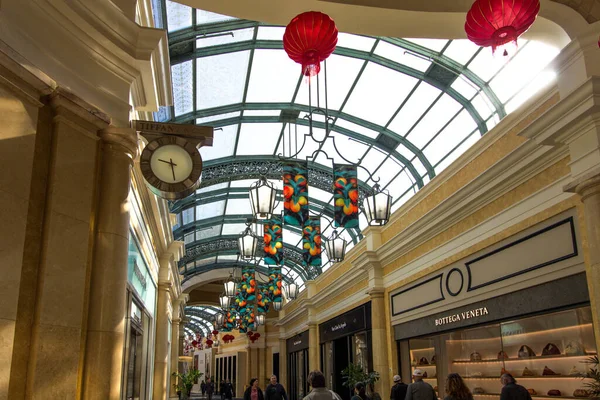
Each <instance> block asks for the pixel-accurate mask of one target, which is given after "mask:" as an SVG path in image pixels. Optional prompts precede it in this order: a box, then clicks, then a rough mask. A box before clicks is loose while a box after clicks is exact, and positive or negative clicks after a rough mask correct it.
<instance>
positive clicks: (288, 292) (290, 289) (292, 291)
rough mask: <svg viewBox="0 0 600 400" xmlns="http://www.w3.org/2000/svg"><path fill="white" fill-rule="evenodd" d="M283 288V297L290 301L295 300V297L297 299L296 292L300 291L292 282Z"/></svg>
mask: <svg viewBox="0 0 600 400" xmlns="http://www.w3.org/2000/svg"><path fill="white" fill-rule="evenodd" d="M283 288H284V290H285V297H287V298H288V299H290V300H296V297H298V291H299V289H300V288H299V287H298V285H297V284H295V283H293V282H292V283H288V284H287V285H285V286H284V287H283Z"/></svg>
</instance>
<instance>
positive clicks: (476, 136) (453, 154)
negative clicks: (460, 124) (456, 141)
mask: <svg viewBox="0 0 600 400" xmlns="http://www.w3.org/2000/svg"><path fill="white" fill-rule="evenodd" d="M479 138H480V136H479V132H478V131H474V132H472V133H471V135H470V136H468V137H467V139H466V140H465V141H464V142H463V143H462V144H461V145H460V146H458V147H457V148H456V150H454V151H452V152H451V153H450V154H448V157H447V158H445V159H444V160H443V161H441V162H440V163H439V164H438V165H435V166H434V168H435V170H436V173H438V174H439V173H440V172H442V171H443V170H444V169H445V168H446V167H447V166H448V165H450V164H452V163H453V162H454V161H455V160H456V159H457V158H458V157H460V156H461V155H462V154H463V153H464V152H465V151H467V150H469V148H471V146H473V145H474V144H475V142H477V141H478V140H479Z"/></svg>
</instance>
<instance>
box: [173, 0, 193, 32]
mask: <svg viewBox="0 0 600 400" xmlns="http://www.w3.org/2000/svg"><path fill="white" fill-rule="evenodd" d="M167 24H168V27H169V32H173V31H178V30H181V29H184V28H188V27H190V26H192V9H191V7H188V6H184V5H183V4H179V3H176V2H174V1H170V0H167Z"/></svg>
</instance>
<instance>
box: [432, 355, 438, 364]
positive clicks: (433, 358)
mask: <svg viewBox="0 0 600 400" xmlns="http://www.w3.org/2000/svg"><path fill="white" fill-rule="evenodd" d="M436 362H437V357H436V356H435V354H434V355H433V357H431V364H432V365H435V363H436Z"/></svg>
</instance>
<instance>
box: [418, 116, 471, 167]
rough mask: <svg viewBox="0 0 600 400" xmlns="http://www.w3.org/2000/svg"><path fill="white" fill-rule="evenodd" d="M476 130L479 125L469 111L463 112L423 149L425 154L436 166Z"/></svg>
mask: <svg viewBox="0 0 600 400" xmlns="http://www.w3.org/2000/svg"><path fill="white" fill-rule="evenodd" d="M476 128H477V124H476V123H475V121H474V120H473V118H472V117H471V115H470V114H469V113H468V111H467V110H462V111H461V112H460V114H458V116H457V117H456V118H455V119H454V120H453V121H452V122H451V123H450V124H449V125H448V126H447V127H446V128H444V130H443V131H442V132H441V133H440V134H439V135H438V136H437V137H436V138H435V139H434V140H433V141H432V142H431V143H430V144H428V145H427V147H425V148H424V149H423V153H425V156H426V157H427V159H428V160H429V162H430V163H431V164H433V165H435V164H437V163H438V162H439V161H440V160H441V159H442V158H443V157H444V156H445V155H446V154H448V152H450V151H451V150H452V149H453V148H454V147H455V146H456V145H458V144H459V143H460V142H461V141H462V140H464V139H465V138H466V137H467V136H468V135H469V134H471V132H473V130H474V129H476Z"/></svg>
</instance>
